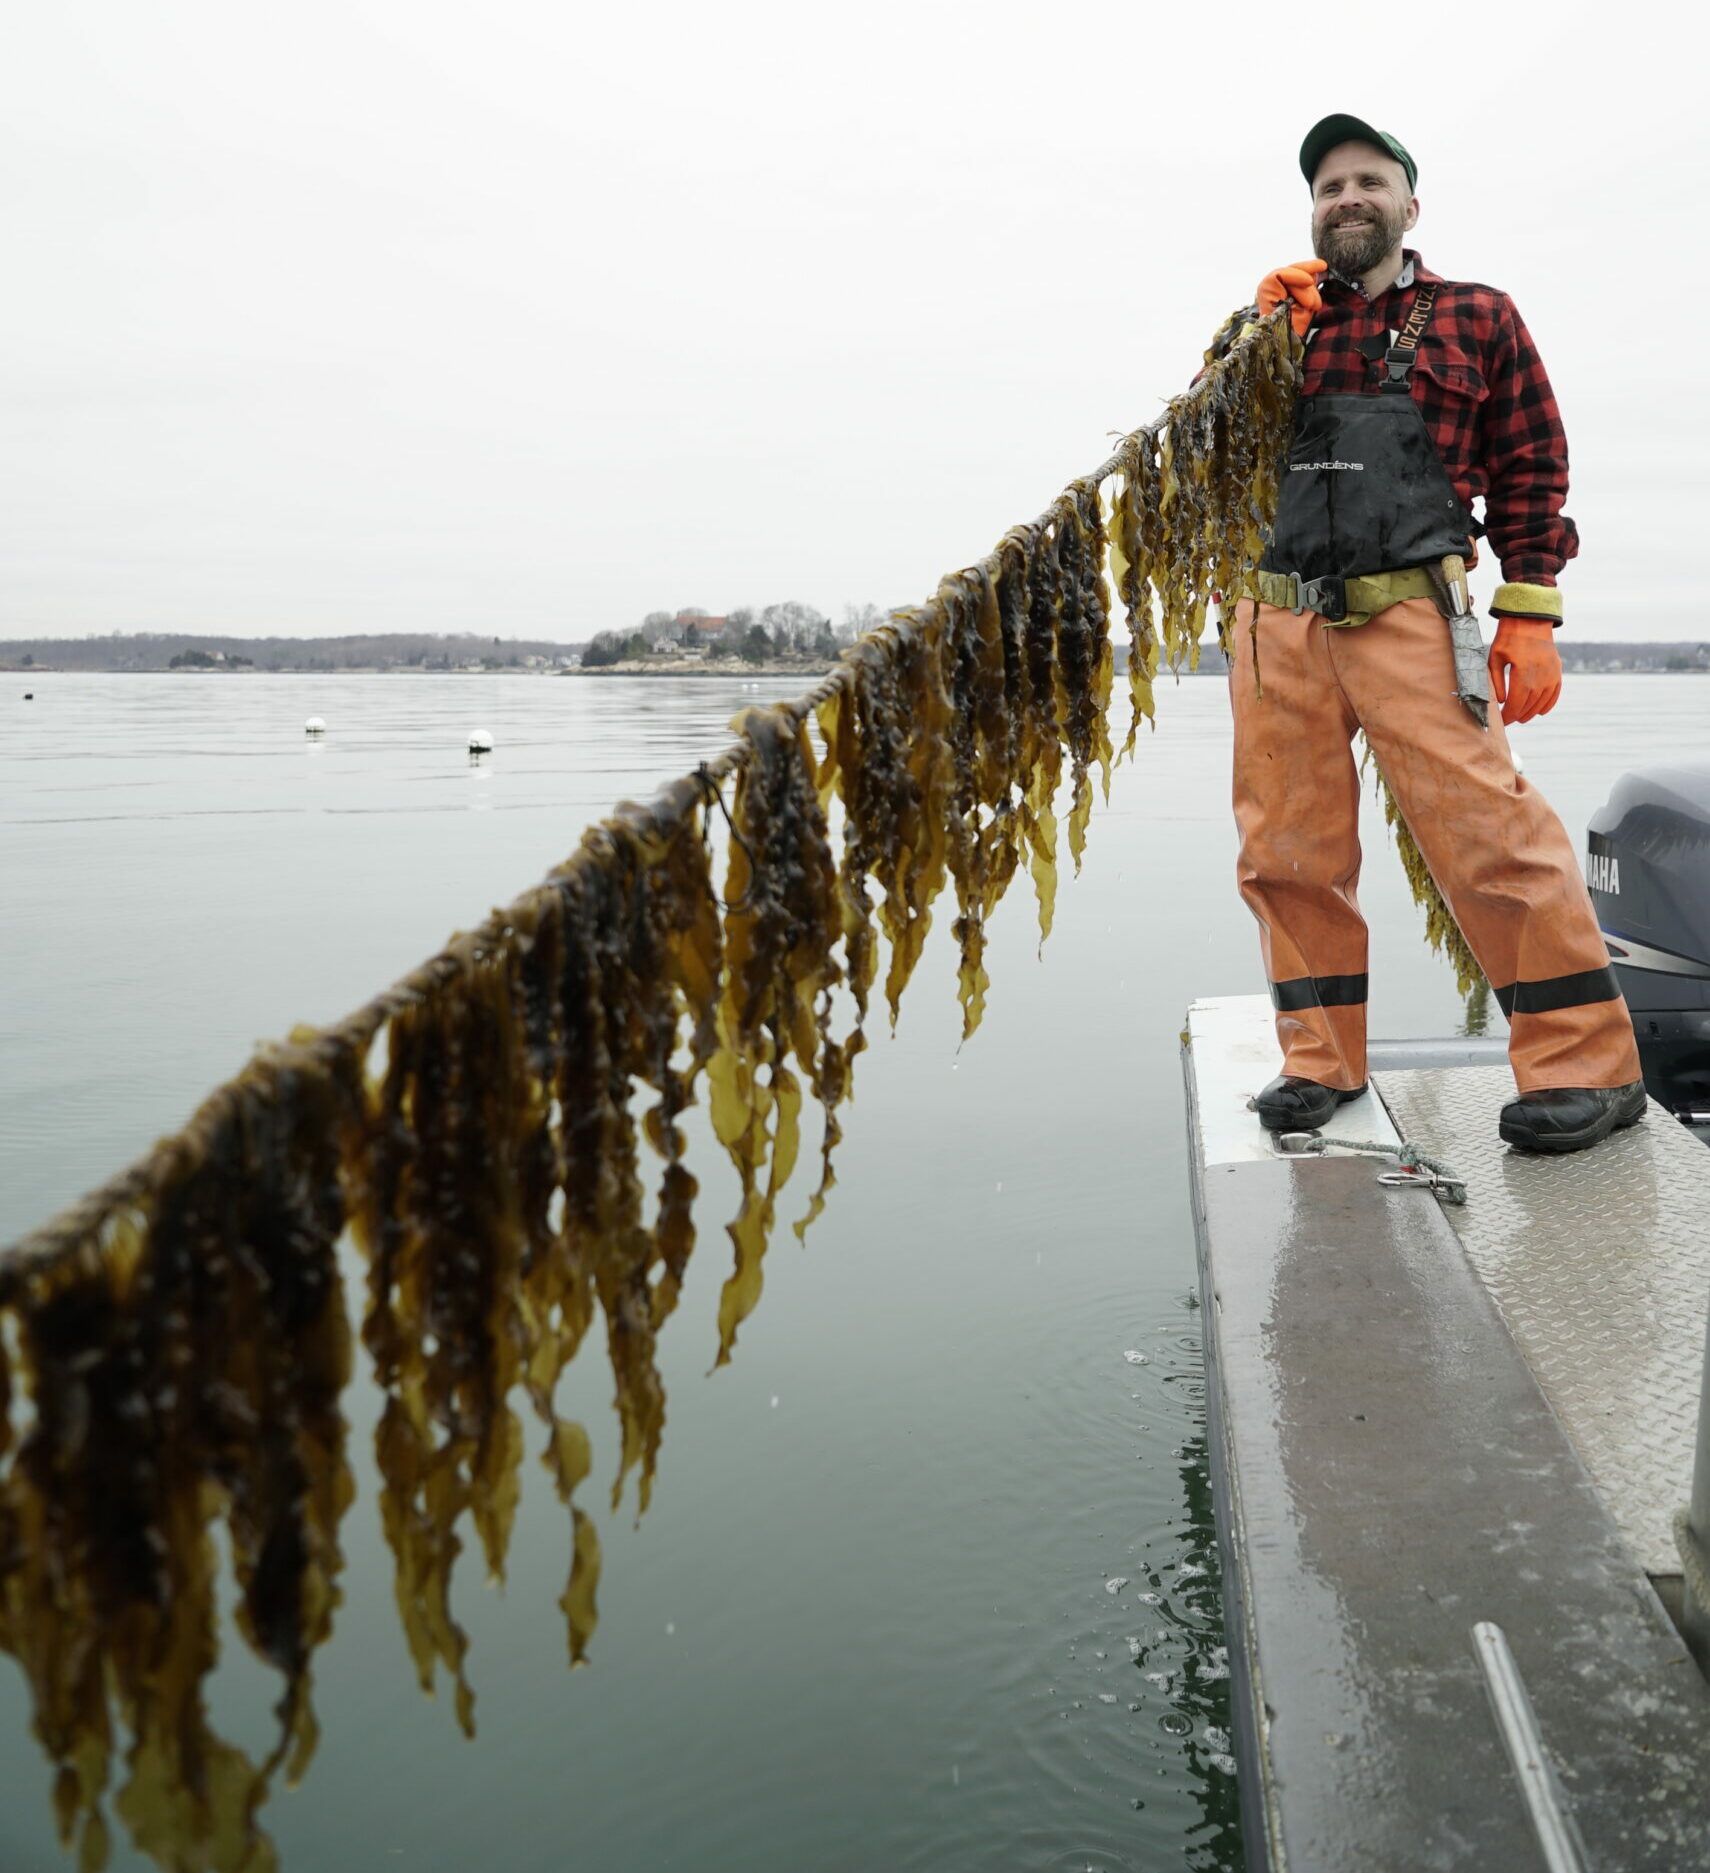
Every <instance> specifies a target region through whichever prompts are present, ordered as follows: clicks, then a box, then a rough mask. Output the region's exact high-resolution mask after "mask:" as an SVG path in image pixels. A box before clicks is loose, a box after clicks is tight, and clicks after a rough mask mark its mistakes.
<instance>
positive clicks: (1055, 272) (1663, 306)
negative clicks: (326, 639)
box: [0, 0, 1710, 638]
mask: <svg viewBox="0 0 1710 1873" xmlns="http://www.w3.org/2000/svg"><path fill="white" fill-rule="evenodd" d="M1575 17H1576V16H1575V14H1574V12H1573V11H1572V10H1571V9H1566V8H1563V7H1560V6H1556V5H1550V6H1546V5H1543V4H1537V5H1530V6H1524V7H1506V6H1502V5H1495V6H1485V7H1482V8H1480V9H1479V10H1478V12H1477V14H1476V16H1475V15H1471V14H1455V15H1453V16H1452V17H1451V16H1445V15H1442V14H1437V15H1419V14H1417V13H1409V12H1407V10H1406V9H1400V8H1396V7H1394V6H1382V7H1378V8H1376V9H1365V10H1358V11H1356V10H1353V9H1347V8H1340V9H1338V8H1325V9H1322V10H1318V11H1313V10H1308V9H1303V8H1298V7H1292V8H1291V7H1280V6H1277V5H1275V4H1266V5H1263V6H1257V5H1253V6H1249V5H1230V4H1224V5H1219V6H1205V5H1201V6H1197V7H1180V6H1178V7H1171V8H1167V9H1155V8H1152V7H1149V6H1146V5H1136V4H1133V3H1132V0H1130V3H1128V4H1121V5H1110V4H1104V3H1103V0H1093V3H1091V4H1085V5H1081V6H1078V7H1073V8H1062V9H1057V8H1052V7H1048V6H1041V5H1039V4H1037V3H1035V4H1031V5H1028V6H1026V7H1021V6H1014V5H1007V4H1004V5H997V4H992V3H991V0H984V3H982V4H980V5H957V6H951V5H941V4H929V3H923V0H910V3H909V4H906V5H899V4H893V0H866V3H865V4H863V5H862V6H861V7H859V8H839V9H833V8H828V7H817V6H809V5H805V4H802V3H801V0H796V3H795V4H791V5H772V4H757V3H756V0H724V4H721V5H710V4H697V5H692V6H689V5H680V4H677V3H676V0H664V3H662V4H660V3H656V4H652V5H645V6H643V5H636V6H629V7H620V6H611V5H607V6H601V7H598V8H594V7H590V6H587V5H585V4H572V5H570V6H568V7H566V6H565V5H563V4H562V3H561V0H558V3H555V4H550V5H548V4H535V3H533V0H480V4H474V3H473V0H453V3H440V0H290V4H288V5H286V4H255V3H253V0H251V3H248V4H242V5H234V4H233V3H232V0H56V4H54V5H52V6H37V7H28V8H26V7H22V6H19V7H14V8H13V9H12V11H11V17H10V19H9V22H8V31H7V36H6V52H5V58H4V61H3V64H0V226H3V234H4V244H5V246H4V251H5V280H6V285H5V290H4V293H3V295H0V333H3V343H0V394H3V395H4V400H5V419H4V425H3V432H0V502H3V506H4V512H5V514H6V517H7V520H6V525H5V527H4V529H3V531H0V635H14V636H15V635H21V634H25V633H39V632H51V633H55V634H62V635H77V634H81V633H84V632H89V631H98V632H105V631H113V630H125V631H133V630H161V629H185V630H197V631H230V632H238V633H242V634H262V633H266V632H287V633H314V632H333V631H339V632H343V631H357V630H400V629H410V628H423V629H434V630H463V629H469V630H476V631H480V632H483V633H496V634H499V635H513V634H514V635H527V636H556V637H561V638H580V637H585V636H587V635H588V634H590V633H592V632H593V631H595V630H598V629H601V628H605V627H610V626H618V625H628V624H632V623H634V622H636V621H638V620H639V619H640V617H641V616H642V614H643V613H644V612H646V611H649V610H653V609H655V608H659V607H664V608H669V609H675V608H677V607H679V606H682V605H691V604H693V605H700V606H703V607H705V608H706V609H708V610H711V611H715V612H722V611H725V610H728V609H729V608H731V607H733V606H735V605H739V604H754V605H763V604H765V603H767V602H769V601H771V600H774V599H784V598H797V599H802V600H805V601H807V602H808V603H811V604H814V605H817V606H819V607H820V608H821V609H822V610H825V611H827V612H829V613H831V614H832V615H833V616H836V615H839V614H840V612H841V609H842V607H843V605H844V604H845V603H847V602H852V601H853V602H860V601H864V600H874V601H876V602H878V603H880V604H886V605H892V604H903V603H909V602H913V601H915V600H917V599H919V598H921V597H923V596H924V595H925V594H926V593H927V592H929V591H930V590H931V589H932V587H933V586H934V585H935V584H936V582H937V579H938V576H939V574H940V573H942V572H944V571H947V570H950V569H952V568H954V567H956V566H960V565H963V564H966V563H968V562H970V561H972V560H975V559H977V558H979V557H980V556H981V555H982V554H984V553H985V552H987V551H988V550H989V549H990V548H991V546H992V545H993V544H994V542H995V541H996V539H997V537H998V536H999V535H1000V534H1001V533H1002V532H1003V531H1004V529H1005V528H1006V527H1008V526H1009V525H1010V524H1011V523H1012V522H1014V521H1017V520H1021V519H1026V518H1031V517H1032V516H1033V515H1034V514H1036V513H1038V512H1039V510H1040V509H1041V508H1042V507H1043V506H1044V505H1045V504H1046V503H1047V502H1048V501H1049V499H1050V498H1051V497H1052V495H1053V494H1054V493H1055V492H1056V491H1057V489H1058V488H1059V487H1060V486H1061V485H1062V483H1063V482H1064V481H1065V480H1066V479H1068V478H1069V477H1071V476H1073V475H1076V474H1079V473H1082V472H1084V471H1085V470H1086V469H1088V468H1090V467H1092V466H1093V465H1095V464H1096V463H1098V462H1099V461H1101V460H1102V459H1103V458H1104V456H1105V454H1106V452H1107V450H1108V446H1109V441H1108V433H1109V432H1111V431H1118V430H1126V429H1129V428H1132V427H1134V426H1136V425H1137V424H1139V423H1141V422H1144V421H1146V420H1148V419H1149V418H1150V417H1151V416H1153V415H1154V414H1155V413H1156V411H1157V409H1158V407H1159V405H1160V403H1161V402H1162V401H1163V399H1164V398H1165V397H1167V396H1168V395H1170V394H1171V393H1172V392H1173V391H1175V390H1176V389H1178V388H1180V387H1181V386H1182V384H1183V383H1184V382H1185V381H1186V379H1187V378H1188V377H1189V376H1190V375H1191V373H1192V371H1193V369H1194V368H1195V367H1196V365H1197V363H1198V361H1199V354H1200V351H1201V350H1202V348H1203V346H1204V344H1205V342H1206V340H1207V338H1208V336H1209V334H1210V333H1211V331H1212V330H1213V329H1214V328H1215V327H1216V325H1217V324H1218V322H1219V321H1220V319H1221V318H1222V317H1223V316H1224V314H1225V313H1227V312H1228V311H1229V310H1230V308H1232V307H1233V306H1235V305H1237V304H1240V303H1241V302H1242V301H1243V300H1245V299H1247V298H1249V297H1250V296H1251V292H1252V288H1253V285H1254V282H1255V281H1256V280H1257V278H1258V276H1259V275H1260V274H1261V273H1263V272H1265V271H1266V270H1268V269H1269V268H1270V267H1272V266H1275V265H1278V264H1280V263H1282V262H1284V261H1288V260H1293V259H1298V258H1301V257H1303V256H1304V255H1305V254H1307V253H1309V252H1310V242H1309V239H1308V236H1307V191H1306V185H1305V183H1304V182H1303V181H1302V179H1301V177H1300V174H1299V172H1298V170H1297V168H1296V150H1297V148H1298V146H1299V142H1300V138H1301V136H1302V134H1303V133H1304V131H1305V130H1306V128H1307V127H1308V125H1309V124H1310V123H1312V122H1313V121H1314V120H1315V119H1316V118H1317V117H1318V116H1320V115H1322V114H1323V113H1325V112H1327V111H1331V110H1350V111H1353V112H1356V113H1358V114H1360V115H1363V116H1367V117H1369V118H1370V119H1372V120H1373V121H1375V122H1377V123H1379V124H1380V125H1382V126H1384V127H1385V128H1388V129H1390V130H1393V131H1394V132H1395V133H1396V134H1397V135H1398V136H1399V137H1400V138H1401V139H1402V141H1403V142H1404V143H1406V144H1407V145H1408V146H1409V147H1410V148H1411V150H1412V151H1413V153H1414V155H1415V157H1416V158H1417V160H1418V162H1419V167H1420V182H1419V191H1420V199H1421V203H1422V206H1423V214H1422V218H1421V222H1420V226H1419V228H1418V230H1417V231H1416V233H1415V235H1414V236H1413V237H1412V238H1413V239H1414V240H1415V241H1416V242H1417V244H1418V246H1419V247H1420V249H1421V251H1422V252H1423V253H1424V255H1425V257H1426V258H1427V259H1428V260H1429V261H1430V263H1431V264H1432V265H1433V266H1434V267H1436V268H1437V269H1438V270H1439V271H1441V272H1443V273H1446V274H1447V275H1449V276H1450V277H1459V278H1472V279H1482V280H1486V281H1488V282H1490V283H1492V284H1494V285H1497V286H1500V287H1503V288H1505V289H1506V290H1507V291H1509V292H1511V293H1512V294H1513V295H1514V296H1515V299H1516V300H1517V302H1518V304H1519V306H1520V309H1521V311H1522V314H1523V315H1524V317H1525V318H1526V320H1527V322H1528V324H1529V325H1530V327H1531V329H1532V332H1533V334H1534V336H1535V337H1536V339H1537V341H1538V343H1539V346H1540V348H1541V350H1542V352H1543V356H1544V360H1545V363H1546V365H1547V367H1548V369H1549V371H1550V373H1551V376H1552V378H1553V380H1554V383H1555V387H1556V391H1557V395H1558V397H1559V399H1560V402H1561V405H1562V408H1563V412H1564V415H1565V417H1566V421H1567V427H1568V434H1569V438H1570V443H1571V447H1572V456H1573V467H1574V478H1573V495H1572V498H1571V500H1570V501H1569V511H1570V512H1571V513H1572V514H1573V515H1574V516H1575V517H1576V519H1577V520H1578V522H1579V525H1580V530H1581V533H1582V535H1583V539H1584V548H1583V552H1582V555H1581V557H1580V559H1579V560H1578V561H1576V562H1575V563H1574V564H1573V565H1572V566H1570V568H1569V569H1568V573H1567V575H1566V577H1565V579H1564V581H1563V583H1564V586H1565V589H1566V595H1567V613H1568V623H1569V628H1570V629H1572V630H1573V631H1574V632H1575V633H1576V634H1578V635H1581V636H1584V637H1617V636H1619V637H1628V638H1642V637H1653V638H1655V637H1696V638H1705V637H1710V622H1707V621H1706V619H1705V616H1704V612H1703V605H1704V600H1703V598H1702V597H1701V596H1700V593H1699V587H1700V586H1701V584H1702V575H1701V573H1700V572H1699V571H1698V570H1697V567H1696V563H1695V562H1696V559H1697V556H1698V554H1699V553H1700V551H1701V550H1702V548H1703V545H1704V542H1705V539H1706V534H1707V532H1710V529H1707V527H1706V516H1705V513H1704V510H1703V505H1702V496H1703V491H1704V487H1705V476H1704V472H1703V459H1704V425H1705V419H1706V416H1707V414H1710V348H1707V346H1706V343H1705V339H1704V334H1703V322H1704V317H1705V305H1706V286H1707V284H1710V264H1707V261H1706V257H1705V242H1704V218H1703V202H1704V194H1705V186H1704V161H1705V158H1704V141H1703V131H1702V125H1701V111H1700V100H1699V97H1698V95H1697V87H1698V85H1699V83H1700V78H1701V72H1702V69H1703V62H1704V55H1705V50H1706V47H1705V32H1704V28H1703V26H1702V24H1701V22H1700V20H1699V16H1697V15H1695V14H1692V13H1690V12H1677V11H1670V12H1669V13H1668V14H1667V16H1666V18H1667V21H1668V22H1669V23H1670V25H1669V31H1668V33H1667V34H1663V33H1662V32H1661V31H1660V26H1661V23H1662V21H1663V20H1664V17H1665V16H1664V15H1663V14H1662V13H1661V12H1660V11H1657V10H1651V9H1643V10H1640V9H1629V10H1628V11H1626V12H1625V13H1613V14H1612V13H1610V12H1608V11H1600V12H1599V13H1598V14H1597V15H1596V19H1597V21H1598V22H1599V23H1598V25H1597V27H1596V32H1597V38H1596V40H1595V41H1591V40H1589V39H1587V38H1584V37H1576V35H1575V29H1574V20H1575ZM1624 21H1632V22H1634V25H1633V29H1632V32H1631V36H1627V31H1628V29H1627V28H1626V27H1625V26H1624V25H1623V24H1622V22H1624ZM1647 22H1654V23H1656V25H1657V26H1658V28H1659V29H1658V30H1650V29H1649V27H1648V26H1647ZM1479 576H1480V577H1481V578H1482V591H1483V592H1484V593H1485V594H1488V592H1489V591H1490V590H1491V589H1492V587H1493V585H1494V583H1495V576H1496V575H1495V570H1494V568H1493V567H1486V568H1484V569H1482V570H1481V575H1479Z"/></svg>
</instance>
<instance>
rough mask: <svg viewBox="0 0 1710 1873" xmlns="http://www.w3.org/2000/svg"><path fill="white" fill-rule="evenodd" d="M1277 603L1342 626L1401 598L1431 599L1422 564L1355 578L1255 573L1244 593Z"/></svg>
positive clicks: (1371, 615) (1360, 620)
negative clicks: (1313, 614) (1313, 612)
mask: <svg viewBox="0 0 1710 1873" xmlns="http://www.w3.org/2000/svg"><path fill="white" fill-rule="evenodd" d="M1244 596H1245V597H1247V598H1259V599H1262V600H1263V601H1264V602H1265V603H1266V604H1267V605H1279V606H1281V607H1282V609H1283V610H1285V611H1293V612H1302V611H1315V612H1317V613H1318V615H1319V616H1320V617H1321V618H1322V619H1323V620H1324V622H1325V623H1326V624H1332V625H1338V626H1341V627H1344V628H1347V627H1351V626H1354V625H1360V624H1364V623H1365V622H1366V621H1367V620H1368V619H1369V618H1374V617H1376V616H1377V614H1378V613H1379V612H1380V611H1387V610H1388V609H1389V607H1390V606H1391V605H1394V604H1396V603H1398V602H1399V601H1400V600H1401V599H1404V598H1434V597H1435V596H1436V594H1435V591H1434V588H1433V587H1432V584H1431V577H1430V574H1429V573H1427V572H1426V570H1425V568H1424V567H1423V566H1409V567H1407V568H1406V569H1405V570H1403V571H1401V572H1373V573H1368V574H1366V575H1365V576H1364V577H1362V578H1357V579H1336V578H1324V579H1303V578H1301V576H1300V575H1299V573H1295V572H1255V573H1254V574H1253V575H1252V578H1251V581H1250V586H1249V589H1248V590H1247V592H1246V593H1245V594H1244Z"/></svg>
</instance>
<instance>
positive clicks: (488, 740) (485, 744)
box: [469, 728, 493, 754]
mask: <svg viewBox="0 0 1710 1873" xmlns="http://www.w3.org/2000/svg"><path fill="white" fill-rule="evenodd" d="M469 752H470V753H471V754H491V753H492V752H493V738H492V736H491V735H489V734H488V733H487V731H486V730H485V729H484V728H472V729H471V730H470V731H469Z"/></svg>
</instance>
